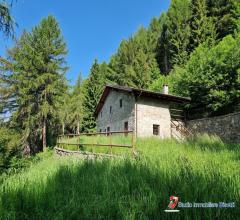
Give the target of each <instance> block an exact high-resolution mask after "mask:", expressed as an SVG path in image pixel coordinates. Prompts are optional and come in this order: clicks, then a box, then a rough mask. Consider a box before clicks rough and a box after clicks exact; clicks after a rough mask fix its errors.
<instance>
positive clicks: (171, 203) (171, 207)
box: [168, 196, 178, 209]
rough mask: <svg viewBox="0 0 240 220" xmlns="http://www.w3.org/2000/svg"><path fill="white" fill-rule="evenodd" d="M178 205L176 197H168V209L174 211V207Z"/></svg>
mask: <svg viewBox="0 0 240 220" xmlns="http://www.w3.org/2000/svg"><path fill="white" fill-rule="evenodd" d="M177 204H178V197H176V196H170V203H169V205H168V208H170V209H175V207H176V206H177Z"/></svg>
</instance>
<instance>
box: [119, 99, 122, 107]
mask: <svg viewBox="0 0 240 220" xmlns="http://www.w3.org/2000/svg"><path fill="white" fill-rule="evenodd" d="M119 105H120V108H122V99H120V100H119Z"/></svg>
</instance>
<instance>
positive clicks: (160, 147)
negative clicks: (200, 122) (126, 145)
mask: <svg viewBox="0 0 240 220" xmlns="http://www.w3.org/2000/svg"><path fill="white" fill-rule="evenodd" d="M137 146H138V150H139V152H140V155H141V156H140V157H139V158H138V159H133V158H125V159H117V160H116V159H115V160H99V161H80V160H78V159H76V158H71V157H65V158H62V157H61V158H60V157H57V156H56V155H52V156H51V157H48V158H45V159H44V160H43V161H41V162H39V163H37V164H35V165H33V166H32V167H31V168H30V169H29V170H27V171H24V172H22V173H20V174H17V175H14V176H12V177H10V178H8V179H7V180H6V181H5V182H4V183H3V184H2V185H1V186H0V216H1V219H168V218H169V219H170V218H171V217H172V215H175V216H174V217H175V219H218V218H220V219H231V218H233V219H234V217H235V216H236V215H237V214H238V215H239V214H240V209H239V201H240V175H239V170H240V165H239V158H240V152H239V147H238V146H232V145H231V146H229V145H225V144H223V143H222V142H221V141H219V140H218V139H216V138H211V139H210V138H208V137H203V138H200V139H198V140H197V141H195V142H191V143H190V142H188V143H181V144H180V143H178V142H175V141H173V140H164V141H160V140H157V139H145V140H139V141H138V143H137ZM171 195H174V196H178V197H180V201H181V202H217V203H218V202H235V205H236V208H205V209H204V210H203V209H200V208H188V209H186V208H185V209H183V208H179V209H180V212H179V213H165V212H164V210H165V209H166V208H167V205H168V204H169V197H170V196H171Z"/></svg>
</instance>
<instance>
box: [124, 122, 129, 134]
mask: <svg viewBox="0 0 240 220" xmlns="http://www.w3.org/2000/svg"><path fill="white" fill-rule="evenodd" d="M127 131H128V122H127V121H125V122H124V132H126V133H125V136H127V135H128V132H127Z"/></svg>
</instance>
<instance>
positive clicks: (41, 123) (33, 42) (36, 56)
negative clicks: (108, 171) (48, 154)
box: [9, 16, 67, 150]
mask: <svg viewBox="0 0 240 220" xmlns="http://www.w3.org/2000/svg"><path fill="white" fill-rule="evenodd" d="M66 52H67V51H66V45H65V43H64V41H63V38H62V36H61V31H60V28H59V26H58V23H57V21H56V20H55V18H54V17H53V16H48V17H47V18H44V19H43V20H42V21H41V23H40V24H39V25H38V26H36V27H34V28H33V29H32V31H31V32H29V33H28V32H24V33H23V35H22V36H21V38H20V40H19V41H18V42H17V44H16V46H15V47H13V48H12V49H11V50H9V56H10V59H11V63H12V66H13V69H12V73H11V79H12V84H11V87H10V90H12V91H14V92H15V102H16V106H17V109H16V112H15V113H14V115H13V121H14V122H15V123H16V125H18V126H19V127H20V128H21V129H23V130H24V137H25V140H26V141H27V142H28V143H29V145H30V146H31V147H32V150H36V147H37V146H42V147H40V149H42V148H45V147H46V146H47V132H48V126H51V121H52V119H53V118H54V117H56V106H57V103H58V101H59V99H60V97H61V96H62V94H63V93H64V92H65V91H66V82H65V77H64V73H65V71H66V67H65V59H64V57H65V55H66Z"/></svg>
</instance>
